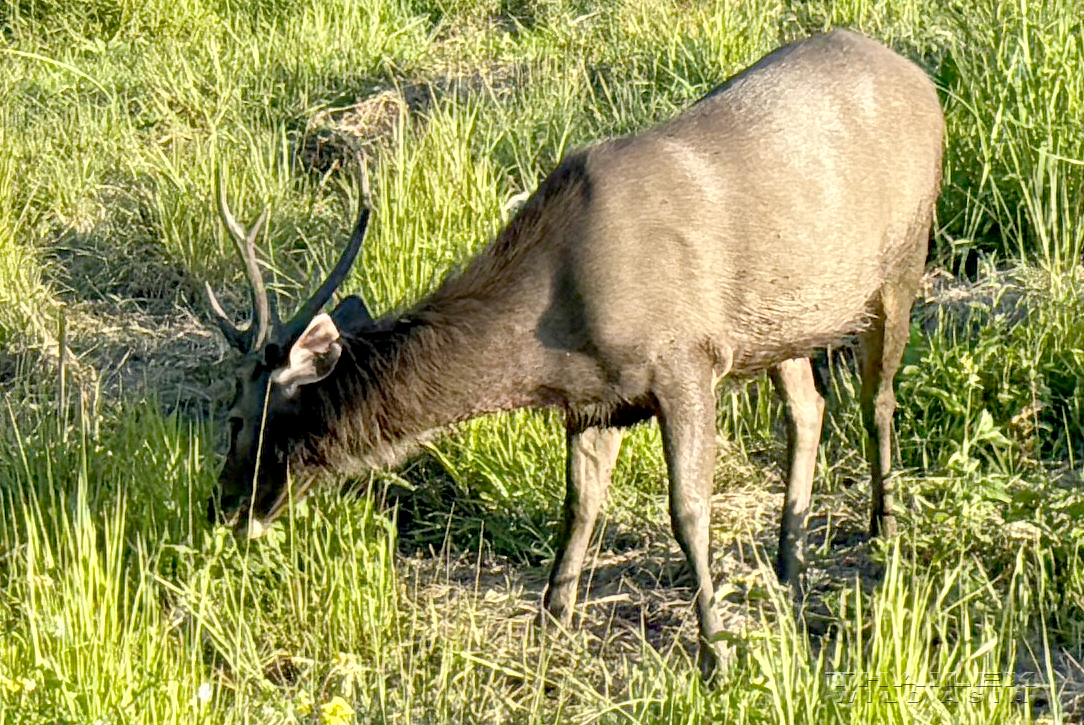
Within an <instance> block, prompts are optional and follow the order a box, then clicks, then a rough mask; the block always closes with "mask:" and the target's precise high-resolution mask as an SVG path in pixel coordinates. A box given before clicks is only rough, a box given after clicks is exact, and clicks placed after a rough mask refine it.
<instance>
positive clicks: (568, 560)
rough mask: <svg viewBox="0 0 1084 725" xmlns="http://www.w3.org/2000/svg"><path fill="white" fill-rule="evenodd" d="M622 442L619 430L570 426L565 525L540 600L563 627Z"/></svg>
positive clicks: (566, 464) (566, 471)
mask: <svg viewBox="0 0 1084 725" xmlns="http://www.w3.org/2000/svg"><path fill="white" fill-rule="evenodd" d="M621 437H622V432H621V430H620V429H619V428H586V429H584V430H577V429H573V428H572V427H569V428H568V432H567V433H566V443H567V446H566V448H567V452H566V458H565V484H566V493H565V510H564V520H563V521H562V525H561V532H560V534H559V535H558V538H557V556H556V558H554V560H553V569H551V570H550V580H549V586H547V587H546V594H545V596H544V597H543V599H542V602H543V606H544V607H545V608H546V611H547V612H549V613H550V614H551V615H553V617H554V618H555V619H557V620H558V621H560V622H562V623H563V624H566V625H567V624H569V623H571V621H572V610H573V609H574V607H575V606H576V591H577V589H578V587H579V581H580V571H581V569H583V557H584V554H585V553H586V552H587V545H588V543H590V541H591V532H592V531H593V530H594V528H595V519H596V518H597V517H598V511H599V508H600V507H601V506H602V501H603V499H604V498H605V497H606V489H607V488H609V486H610V476H611V474H612V473H613V469H614V464H615V463H616V461H617V454H618V452H619V451H620V450H621Z"/></svg>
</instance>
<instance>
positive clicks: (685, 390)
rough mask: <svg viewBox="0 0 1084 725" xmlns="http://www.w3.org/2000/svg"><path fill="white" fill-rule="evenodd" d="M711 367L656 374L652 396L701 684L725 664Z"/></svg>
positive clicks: (693, 363)
mask: <svg viewBox="0 0 1084 725" xmlns="http://www.w3.org/2000/svg"><path fill="white" fill-rule="evenodd" d="M711 373H712V370H711V364H710V362H709V361H707V360H697V359H693V360H690V361H689V362H688V364H687V365H684V366H675V368H673V369H672V370H668V371H665V373H664V374H662V375H660V381H659V383H660V384H659V386H658V388H657V389H656V397H657V399H658V402H659V424H660V426H661V428H662V442H663V450H664V453H665V455H666V467H667V470H668V473H669V476H670V522H671V524H672V526H673V529H674V535H675V536H676V537H677V541H678V544H679V545H680V546H681V550H682V551H683V552H684V553H685V558H686V559H687V560H688V562H689V567H690V568H691V569H692V572H693V576H694V577H695V579H696V611H697V615H698V617H699V620H700V671H701V674H702V675H703V676H704V677H705V679H707V678H710V677H711V676H712V675H714V674H715V673H716V671H717V670H718V668H719V666H720V665H722V664H723V661H724V659H725V648H724V647H723V646H722V644H721V643H720V642H718V641H717V640H718V634H719V632H720V631H722V625H721V623H720V622H719V617H718V615H717V614H716V613H715V609H714V605H715V587H714V585H713V583H712V579H711V567H710V564H711V494H712V487H713V482H714V478H713V472H714V468H715V394H714V391H713V389H712V384H711V383H712V374H711Z"/></svg>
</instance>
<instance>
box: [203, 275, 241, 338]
mask: <svg viewBox="0 0 1084 725" xmlns="http://www.w3.org/2000/svg"><path fill="white" fill-rule="evenodd" d="M204 284H205V286H206V287H207V299H208V300H209V301H210V303H211V310H212V311H213V312H214V320H215V324H216V325H218V329H220V330H222V334H223V335H225V336H226V341H227V342H229V343H230V344H231V345H233V346H234V347H235V348H237V349H238V350H240V351H241V352H248V351H249V349H250V348H251V344H252V327H249V328H248V329H247V330H241V329H239V328H238V327H237V326H236V325H234V324H233V322H231V321H230V318H229V317H228V316H227V315H226V313H225V312H224V311H223V309H222V305H221V304H219V302H218V297H216V296H215V291H214V290H213V289H211V285H210V284H209V283H204Z"/></svg>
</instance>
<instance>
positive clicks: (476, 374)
mask: <svg viewBox="0 0 1084 725" xmlns="http://www.w3.org/2000/svg"><path fill="white" fill-rule="evenodd" d="M943 133H944V121H943V117H942V113H941V108H940V104H939V102H938V97H937V93H936V91H935V89H934V86H933V85H932V84H931V82H930V81H929V79H928V78H927V77H926V75H925V73H923V71H922V70H921V69H920V68H919V67H918V66H916V65H915V64H914V63H912V62H910V61H908V60H905V59H904V58H902V57H900V56H899V55H897V54H896V53H894V52H892V51H890V50H888V49H887V48H885V47H883V46H882V45H880V44H878V43H876V42H874V41H872V40H869V39H866V38H863V37H861V36H858V35H855V34H853V33H850V32H846V31H834V32H831V33H828V34H825V35H818V36H815V37H811V38H809V39H806V40H801V41H798V42H795V43H793V44H791V45H787V46H785V47H782V48H780V49H778V50H776V51H775V52H773V53H771V54H769V55H768V56H766V57H764V58H763V59H761V60H760V61H759V62H757V63H756V64H755V65H753V66H751V67H750V68H748V69H746V70H744V71H742V72H741V73H738V74H737V75H735V76H733V77H732V78H730V79H729V80H728V81H726V82H725V83H724V84H723V85H721V86H720V87H719V88H717V89H716V90H714V91H713V92H711V93H710V94H708V95H707V96H706V97H704V98H703V99H701V100H700V101H699V102H697V103H696V104H694V105H693V106H692V107H691V108H689V109H688V110H687V111H686V112H684V113H683V114H681V115H679V116H677V117H676V118H674V119H673V120H671V121H669V122H667V123H664V124H662V125H660V126H658V127H655V128H653V129H650V130H647V131H645V132H643V133H640V134H637V135H634V136H630V137H627V138H619V139H614V140H608V141H602V142H600V143H597V144H595V145H592V146H590V147H589V148H587V149H585V150H581V151H578V152H576V153H572V154H570V155H569V156H567V157H566V158H565V159H564V160H563V161H562V162H561V163H560V165H559V166H558V167H557V169H556V170H555V171H554V172H553V173H551V174H550V175H549V176H548V177H547V178H546V179H545V180H544V181H543V182H542V183H541V185H540V186H539V187H538V189H537V190H536V191H535V192H534V193H533V194H532V195H531V197H530V198H529V200H528V201H527V202H526V203H525V205H524V206H523V207H522V208H521V209H520V210H519V211H518V212H517V213H516V214H515V216H514V218H513V219H512V220H511V221H510V223H509V224H508V225H507V227H506V228H505V229H504V230H503V231H502V232H501V233H500V234H499V235H498V236H497V237H496V239H495V240H494V241H493V242H492V243H491V245H490V246H489V247H488V248H486V249H485V251H483V252H482V253H480V254H479V255H478V256H476V257H475V258H474V259H472V260H470V261H469V262H468V263H467V264H466V265H465V267H464V268H463V269H462V270H461V271H459V272H457V273H454V274H452V275H450V276H449V277H448V278H447V279H446V280H445V281H444V282H443V284H442V285H441V286H440V287H439V288H438V289H436V290H435V291H434V292H432V293H431V294H429V295H428V296H427V297H425V298H424V299H423V300H421V301H420V302H418V303H417V304H416V305H415V306H413V307H412V308H410V309H408V310H406V311H402V312H396V313H393V314H389V315H386V316H384V317H381V318H379V319H374V318H373V317H372V316H370V314H369V313H368V312H367V311H366V308H365V305H364V304H363V303H362V301H361V300H360V299H358V298H357V297H347V298H346V299H344V300H343V301H342V302H341V303H340V304H339V305H338V306H337V307H336V308H335V309H334V310H333V311H332V312H331V313H330V314H328V313H324V312H321V308H322V307H323V306H324V304H325V303H326V302H327V301H328V299H329V298H330V296H331V295H332V293H333V291H334V290H335V288H336V287H337V286H338V285H339V284H340V283H341V282H342V280H343V278H344V276H345V275H346V273H347V271H348V270H349V268H350V266H351V264H352V263H353V260H354V258H355V255H356V254H357V252H358V249H359V247H360V245H361V242H362V238H363V236H364V233H365V226H366V222H367V220H368V218H369V212H368V210H367V209H365V208H363V210H362V212H361V218H360V220H359V222H358V225H357V229H356V230H355V232H354V234H353V237H352V239H351V240H350V242H349V244H348V245H347V247H346V250H345V251H344V252H343V253H342V257H341V259H339V261H338V264H337V265H336V266H335V269H334V271H333V272H332V273H331V275H330V277H328V279H327V280H326V281H325V282H324V283H323V284H322V285H321V286H320V288H319V290H318V291H317V292H316V294H314V295H313V297H312V298H311V299H309V300H308V302H306V303H305V304H304V306H303V307H302V308H301V311H300V312H298V313H297V314H296V315H295V316H294V317H293V319H291V320H290V321H289V322H287V323H286V324H282V323H280V322H278V321H277V319H276V316H275V315H274V308H273V304H272V301H271V300H269V298H268V294H267V291H266V289H265V287H264V283H263V281H262V279H261V274H260V270H259V268H258V265H257V261H256V257H255V253H254V249H253V245H254V240H255V236H256V232H257V231H258V229H259V226H260V224H262V223H263V221H264V219H265V218H266V212H265V216H263V217H261V218H260V221H259V222H257V224H256V228H255V229H254V230H253V231H252V232H251V233H246V232H245V230H244V229H242V228H241V226H240V225H239V224H238V223H237V222H236V221H235V220H234V218H233V217H232V216H231V214H230V212H229V210H228V208H227V207H226V203H225V199H224V195H223V192H222V191H221V188H220V190H219V206H220V212H221V215H222V218H223V220H224V221H225V224H226V226H227V228H228V229H229V230H230V233H231V235H232V236H233V238H234V240H235V241H236V243H237V245H238V248H239V250H240V251H241V254H242V257H243V259H244V263H245V266H246V269H247V273H248V278H249V280H250V282H251V284H252V288H253V299H254V307H253V322H252V324H251V325H250V327H249V328H248V329H246V330H244V331H242V330H239V329H238V328H236V327H235V326H234V325H233V324H232V323H231V322H230V321H229V320H228V319H227V318H226V316H225V314H223V312H222V309H221V306H220V305H219V304H218V303H217V301H214V297H213V293H212V294H211V297H212V304H213V307H214V310H215V312H216V317H217V321H218V324H219V325H220V327H221V328H222V330H223V332H224V334H225V335H226V337H227V338H228V339H229V341H230V342H231V343H232V344H233V345H234V346H236V347H237V348H239V349H240V350H241V352H243V353H244V358H243V361H242V362H241V364H240V369H239V385H238V390H237V395H236V398H235V400H234V402H233V407H232V409H231V411H230V414H229V422H230V449H229V454H228V457H227V459H226V462H225V465H224V467H223V469H222V474H221V490H220V495H219V496H218V497H217V499H212V503H211V506H210V512H211V515H212V516H225V517H229V516H233V517H234V519H233V520H234V521H237V522H239V524H238V525H243V524H244V523H245V522H246V520H248V521H255V522H256V524H253V529H255V530H256V531H258V530H259V529H260V528H261V527H262V525H263V523H266V522H267V521H269V520H270V519H272V518H274V517H275V516H276V515H277V514H278V513H280V511H281V510H282V509H283V507H284V505H285V504H286V503H287V502H288V501H289V500H290V499H291V498H292V497H297V496H299V495H300V494H301V493H303V491H302V490H301V489H300V488H299V489H295V490H292V491H291V490H290V487H289V486H288V480H289V479H288V476H287V471H288V470H289V469H293V470H294V471H295V472H296V471H300V470H307V471H310V472H311V471H314V470H319V469H335V470H342V469H346V470H351V469H355V470H356V469H358V468H370V467H376V466H387V465H392V464H394V463H395V462H396V461H398V460H400V458H401V456H402V454H403V453H404V452H405V451H407V450H409V448H410V444H411V443H412V442H416V441H417V440H418V439H419V438H420V437H421V436H422V435H424V434H425V433H427V432H429V431H432V430H434V429H439V428H441V427H444V426H447V425H449V424H451V423H455V422H457V421H462V420H465V419H467V418H470V417H472V416H476V415H481V414H484V413H491V412H495V411H503V410H511V409H514V408H522V407H554V408H559V409H561V410H563V411H564V412H565V416H566V421H567V423H566V426H567V433H566V436H567V445H568V452H567V465H566V479H567V496H566V499H565V504H564V526H563V528H562V530H561V533H560V536H559V538H558V541H557V555H556V560H555V561H554V564H553V569H552V572H551V574H550V578H549V586H548V588H547V590H546V593H545V598H544V603H545V607H546V609H548V611H549V612H550V613H552V615H553V616H555V617H557V618H559V619H561V620H564V621H568V620H569V619H570V617H571V614H572V609H573V606H574V604H575V601H576V592H577V587H578V579H579V576H580V570H581V568H582V565H583V560H584V554H585V549H586V547H587V545H588V540H589V538H590V535H591V531H592V527H593V526H594V523H595V518H596V515H597V513H598V511H599V506H600V505H601V503H602V500H603V496H604V494H605V492H606V488H607V485H608V484H609V481H610V474H611V472H612V470H613V467H614V462H615V460H616V457H617V455H618V449H619V447H620V444H621V437H622V433H621V429H622V428H624V427H626V426H629V425H632V424H634V423H637V422H640V421H644V420H647V419H649V418H651V417H652V416H654V417H657V418H658V421H659V425H660V426H661V430H662V441H663V446H664V452H665V457H666V464H667V471H668V475H669V481H670V516H671V521H672V526H673V531H674V534H675V535H676V538H677V541H678V543H679V544H680V546H681V549H682V551H683V552H684V554H685V556H686V558H687V559H688V563H689V565H690V567H691V568H692V572H693V574H694V576H695V583H696V587H697V591H696V605H697V613H698V615H699V624H700V635H701V648H700V652H701V655H700V663H701V667H702V669H703V670H704V671H705V672H708V671H710V670H711V669H712V668H713V667H714V665H715V663H716V660H717V657H718V654H719V651H718V649H717V647H718V644H717V642H716V639H717V638H716V634H717V633H718V632H719V629H720V624H719V620H718V617H717V614H716V613H715V612H714V611H713V608H712V604H713V596H714V589H713V585H712V578H711V574H710V569H709V520H710V499H711V493H712V469H713V466H714V462H715V453H716V446H715V435H716V430H715V426H716V418H715V392H714V386H715V383H716V381H717V380H718V379H719V378H720V377H722V376H725V375H734V376H746V375H750V374H753V373H756V372H758V371H764V370H767V371H768V373H769V375H770V377H771V379H772V380H773V382H774V384H775V387H776V388H777V390H778V392H779V394H780V395H781V397H782V399H783V401H784V403H785V406H784V407H785V412H786V418H787V423H788V427H787V430H788V464H787V465H788V467H789V472H788V475H787V482H786V497H785V505H784V509H783V518H782V525H781V531H780V536H779V554H778V561H777V569H778V573H779V576H780V578H781V579H782V580H783V581H788V582H793V581H795V580H796V579H797V578H798V576H799V574H800V571H801V569H802V567H803V564H804V558H803V544H804V537H805V528H806V518H807V513H808V510H809V503H810V492H811V486H812V483H813V475H814V468H815V460H816V450H817V446H818V443H819V438H820V429H821V419H822V413H823V410H824V400H823V398H822V397H821V395H820V394H819V393H818V389H817V387H816V385H815V384H814V376H813V371H812V368H811V365H810V360H809V356H810V354H812V353H814V352H815V351H817V350H819V349H821V348H824V347H826V346H830V345H834V344H837V343H840V341H841V340H843V339H844V338H849V339H854V340H856V345H857V358H858V361H859V362H858V368H859V373H860V375H861V408H862V413H863V416H864V419H865V427H866V430H867V431H868V437H869V440H868V454H869V460H870V467H871V469H872V484H871V487H872V499H873V502H872V514H871V517H870V532H871V534H873V535H876V534H891V533H893V531H894V529H895V519H894V517H893V511H892V495H891V491H890V486H889V482H888V480H887V478H888V474H889V470H890V467H891V448H890V431H891V427H892V414H893V410H894V407H895V397H894V394H893V377H894V375H895V373H896V371H897V369H898V368H899V365H900V360H901V357H902V355H903V351H904V346H905V345H906V343H907V338H908V332H909V316H910V309H911V304H912V300H913V297H914V295H915V292H916V288H917V285H918V283H919V278H920V276H921V274H922V271H923V267H924V264H925V257H926V250H927V245H928V240H929V234H930V229H931V221H932V216H933V213H934V205H935V201H936V199H937V196H938V191H939V186H940V176H941V155H942V136H943ZM363 207H364V205H363ZM310 478H311V477H310Z"/></svg>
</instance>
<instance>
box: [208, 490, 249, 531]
mask: <svg viewBox="0 0 1084 725" xmlns="http://www.w3.org/2000/svg"><path fill="white" fill-rule="evenodd" d="M244 503H245V496H244V495H243V494H239V493H233V492H230V491H223V492H221V493H219V494H214V495H212V496H211V497H210V498H208V499H207V522H208V523H210V524H211V525H214V524H224V523H226V522H228V521H229V520H230V519H232V518H234V517H235V516H236V514H237V512H238V511H240V510H241V508H242V506H243V505H244Z"/></svg>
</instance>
